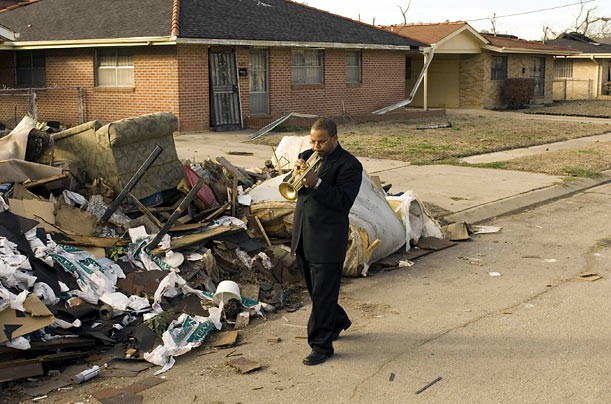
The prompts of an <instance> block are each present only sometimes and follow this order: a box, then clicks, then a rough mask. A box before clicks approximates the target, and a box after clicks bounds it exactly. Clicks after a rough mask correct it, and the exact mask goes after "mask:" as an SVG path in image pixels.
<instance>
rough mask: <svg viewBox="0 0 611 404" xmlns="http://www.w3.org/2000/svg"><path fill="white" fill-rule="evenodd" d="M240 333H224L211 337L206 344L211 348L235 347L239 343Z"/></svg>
mask: <svg viewBox="0 0 611 404" xmlns="http://www.w3.org/2000/svg"><path fill="white" fill-rule="evenodd" d="M239 335H240V334H239V332H238V331H224V332H219V333H215V334H212V335H210V337H209V338H208V339H207V340H206V341H205V342H204V344H205V345H206V346H208V347H211V348H220V347H227V346H233V345H235V344H236V343H237V342H238V336H239Z"/></svg>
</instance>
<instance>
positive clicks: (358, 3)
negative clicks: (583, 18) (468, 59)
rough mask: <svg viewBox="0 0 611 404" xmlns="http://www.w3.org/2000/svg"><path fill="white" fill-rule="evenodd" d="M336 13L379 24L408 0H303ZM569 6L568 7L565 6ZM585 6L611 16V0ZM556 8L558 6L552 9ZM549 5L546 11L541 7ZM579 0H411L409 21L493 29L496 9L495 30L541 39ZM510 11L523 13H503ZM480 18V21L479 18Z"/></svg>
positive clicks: (397, 16) (393, 18) (571, 15)
mask: <svg viewBox="0 0 611 404" xmlns="http://www.w3.org/2000/svg"><path fill="white" fill-rule="evenodd" d="M300 2H301V3H305V4H308V5H310V6H312V7H316V8H319V9H322V10H325V11H329V12H331V13H334V14H339V15H343V16H346V17H349V18H352V19H354V20H358V19H359V17H360V20H361V21H363V22H366V23H369V24H371V23H373V19H374V18H375V24H376V25H390V24H401V23H403V16H402V14H401V10H400V9H399V6H401V7H402V8H403V9H405V7H406V6H407V4H408V3H409V0H307V1H300ZM562 6H566V7H562ZM584 7H585V9H586V10H587V9H590V8H594V7H596V9H595V10H594V11H593V13H594V15H596V16H600V17H602V16H604V17H611V0H589V2H588V3H586V4H585V6H584ZM551 8H555V9H551ZM542 9H550V10H546V11H538V10H542ZM579 10H580V6H579V1H578V0H536V1H535V0H512V1H492V0H461V1H457V0H412V2H411V6H410V7H409V10H408V11H407V14H406V17H407V22H408V23H432V22H443V21H446V20H448V21H467V22H469V24H470V25H471V26H472V27H473V28H475V29H476V30H478V31H482V30H487V31H492V24H491V22H490V18H491V17H492V16H493V15H494V14H495V13H496V31H497V33H499V34H512V35H516V36H518V37H520V38H523V39H531V40H540V39H541V38H542V37H543V26H548V27H550V28H551V29H552V30H553V31H554V32H562V31H563V30H565V29H567V28H570V27H573V26H574V25H575V19H576V18H577V16H578V15H579ZM522 13H524V14H522ZM511 14H520V15H514V16H508V17H503V16H506V15H511ZM477 20H479V21H477Z"/></svg>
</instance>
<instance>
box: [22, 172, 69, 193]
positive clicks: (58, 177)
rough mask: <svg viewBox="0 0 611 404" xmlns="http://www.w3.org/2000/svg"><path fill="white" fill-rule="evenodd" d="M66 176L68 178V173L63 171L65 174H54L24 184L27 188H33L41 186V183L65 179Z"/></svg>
mask: <svg viewBox="0 0 611 404" xmlns="http://www.w3.org/2000/svg"><path fill="white" fill-rule="evenodd" d="M65 178H68V174H67V173H63V174H59V175H54V176H53V177H48V178H43V179H41V180H36V181H30V182H27V183H24V184H23V185H24V186H25V187H26V188H27V189H31V188H36V187H38V186H41V185H45V184H49V183H51V182H55V181H59V180H63V179H65Z"/></svg>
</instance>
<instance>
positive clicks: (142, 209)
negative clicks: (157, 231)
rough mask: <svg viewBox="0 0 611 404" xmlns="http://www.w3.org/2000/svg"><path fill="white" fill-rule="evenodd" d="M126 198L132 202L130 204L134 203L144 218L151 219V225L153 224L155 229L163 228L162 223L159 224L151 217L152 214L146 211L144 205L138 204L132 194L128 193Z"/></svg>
mask: <svg viewBox="0 0 611 404" xmlns="http://www.w3.org/2000/svg"><path fill="white" fill-rule="evenodd" d="M127 196H129V197H130V199H131V200H132V202H134V203H135V204H136V207H138V210H139V211H140V212H142V213H143V214H144V215H145V216H146V217H148V218H149V219H151V221H152V222H153V223H155V225H156V226H157V227H159V228H162V227H163V224H162V223H161V222H160V221H159V220H158V219H157V218H156V217H155V215H153V214H152V213H151V211H150V210H148V209H147V207H146V206H144V205H143V204H142V202H140V201H139V200H138V198H136V196H135V195H134V194H132V193H131V192H128V193H127Z"/></svg>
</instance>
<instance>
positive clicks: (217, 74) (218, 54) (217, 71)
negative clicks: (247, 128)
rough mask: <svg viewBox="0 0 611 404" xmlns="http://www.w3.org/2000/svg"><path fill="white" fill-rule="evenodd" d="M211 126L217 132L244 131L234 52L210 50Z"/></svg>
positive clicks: (229, 50)
mask: <svg viewBox="0 0 611 404" xmlns="http://www.w3.org/2000/svg"><path fill="white" fill-rule="evenodd" d="M208 55H209V56H208V57H209V62H210V63H209V65H210V109H211V114H210V126H212V127H214V129H215V130H218V131H224V130H238V129H242V115H241V112H240V93H239V89H238V74H237V71H236V63H235V54H234V53H233V50H231V49H227V50H214V51H213V50H210V52H209V54H208Z"/></svg>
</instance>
